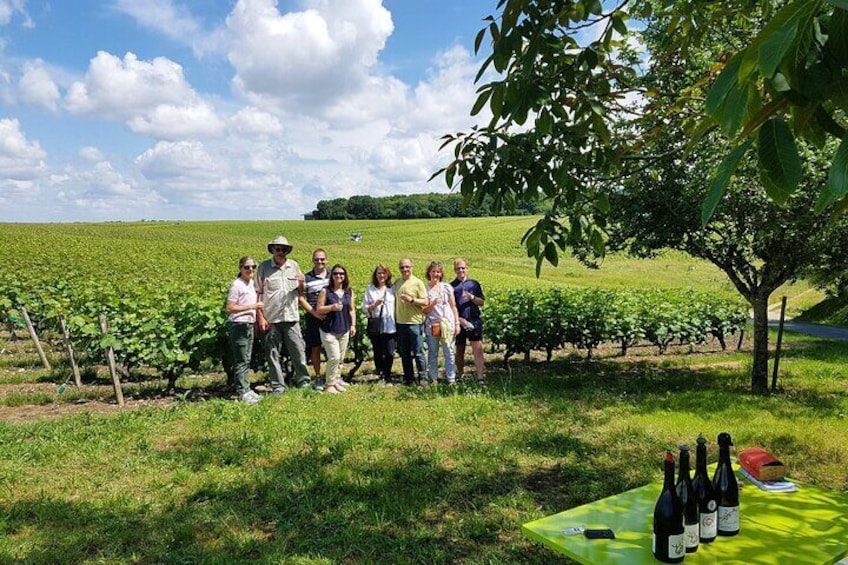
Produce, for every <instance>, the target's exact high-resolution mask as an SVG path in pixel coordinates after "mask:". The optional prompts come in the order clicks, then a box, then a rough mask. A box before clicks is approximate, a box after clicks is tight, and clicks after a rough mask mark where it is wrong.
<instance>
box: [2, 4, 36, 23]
mask: <svg viewBox="0 0 848 565" xmlns="http://www.w3.org/2000/svg"><path fill="white" fill-rule="evenodd" d="M24 4H26V2H25V1H24V0H0V25H8V24H9V23H10V22H11V21H12V16H14V15H15V14H18V15H19V16H21V17H22V18H23V23H22V24H21V25H23V26H24V27H27V28H31V27H33V26H34V24H33V22H32V18H30V17H29V14H27V11H26V10H25V9H24Z"/></svg>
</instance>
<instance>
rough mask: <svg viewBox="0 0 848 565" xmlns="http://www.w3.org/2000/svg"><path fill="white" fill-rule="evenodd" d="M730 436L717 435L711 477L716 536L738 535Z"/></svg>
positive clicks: (736, 491) (737, 491)
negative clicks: (716, 453)
mask: <svg viewBox="0 0 848 565" xmlns="http://www.w3.org/2000/svg"><path fill="white" fill-rule="evenodd" d="M731 445H733V441H732V440H731V439H730V434H728V433H726V432H722V433H720V434H718V467H716V471H715V474H714V475H713V488H714V489H715V494H716V500H717V501H718V535H720V536H735V535H736V534H738V533H739V485H738V484H736V475H735V474H734V473H733V466H732V465H731V463H730V446H731Z"/></svg>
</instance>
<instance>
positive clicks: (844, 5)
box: [825, 0, 848, 10]
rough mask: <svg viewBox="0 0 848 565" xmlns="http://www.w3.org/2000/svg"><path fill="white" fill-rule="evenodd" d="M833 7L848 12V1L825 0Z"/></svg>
mask: <svg viewBox="0 0 848 565" xmlns="http://www.w3.org/2000/svg"><path fill="white" fill-rule="evenodd" d="M825 1H826V2H827V3H828V4H830V5H831V6H836V7H837V8H842V9H843V10H848V0H825Z"/></svg>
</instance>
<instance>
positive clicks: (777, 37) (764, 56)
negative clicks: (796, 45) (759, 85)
mask: <svg viewBox="0 0 848 565" xmlns="http://www.w3.org/2000/svg"><path fill="white" fill-rule="evenodd" d="M797 34H798V22H791V23H789V24H788V25H786V26H785V27H783V28H781V29H779V30H777V31H776V32H774V33H772V34H771V35H770V36H769V37H768V38H766V39H765V40H764V41H763V43H762V46H761V47H760V58H759V68H760V75H761V76H763V77H764V78H769V77H771V76H772V75H774V73H775V71H777V67H778V66H779V65H780V62H781V61H783V58H784V57H785V56H786V52H787V51H788V50H789V46H790V45H792V42H793V41H794V40H795V36H796V35H797Z"/></svg>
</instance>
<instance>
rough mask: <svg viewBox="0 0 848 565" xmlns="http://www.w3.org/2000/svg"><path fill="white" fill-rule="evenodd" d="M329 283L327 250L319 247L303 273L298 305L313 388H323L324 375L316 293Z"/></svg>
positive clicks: (322, 317) (319, 317) (320, 318)
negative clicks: (310, 366)
mask: <svg viewBox="0 0 848 565" xmlns="http://www.w3.org/2000/svg"><path fill="white" fill-rule="evenodd" d="M329 283H330V271H328V270H327V252H326V251H324V250H323V249H321V248H320V247H319V248H318V249H316V250H315V251H313V252H312V270H311V271H309V272H308V273H306V274H305V275H304V289H303V295H302V296H301V297H300V307H301V308H303V309H304V310H305V311H306V352H307V355H308V356H309V362H310V364H311V365H312V369H313V370H314V371H315V390H324V377H322V376H321V333H320V331H321V320H323V319H324V316H323V315H322V314H319V313H318V310H317V309H316V306H317V305H318V295H319V294H321V291H322V290H324V289H325V288H327V285H328V284H329Z"/></svg>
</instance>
